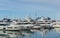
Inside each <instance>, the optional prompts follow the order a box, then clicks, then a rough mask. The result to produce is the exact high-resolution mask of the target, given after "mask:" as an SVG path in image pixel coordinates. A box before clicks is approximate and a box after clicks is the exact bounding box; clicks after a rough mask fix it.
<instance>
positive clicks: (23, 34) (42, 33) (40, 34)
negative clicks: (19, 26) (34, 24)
mask: <svg viewBox="0 0 60 38" xmlns="http://www.w3.org/2000/svg"><path fill="white" fill-rule="evenodd" d="M57 33H58V35H59V33H60V28H55V29H51V30H50V29H40V30H33V29H31V30H30V31H27V30H24V31H0V38H49V37H50V38H53V37H55V35H54V34H57ZM51 35H53V36H51ZM56 37H58V36H56Z"/></svg>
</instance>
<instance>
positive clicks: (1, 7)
mask: <svg viewBox="0 0 60 38" xmlns="http://www.w3.org/2000/svg"><path fill="white" fill-rule="evenodd" d="M36 15H37V16H38V17H41V16H44V17H50V18H52V19H60V0H0V18H4V17H7V18H25V17H26V16H30V17H32V18H36Z"/></svg>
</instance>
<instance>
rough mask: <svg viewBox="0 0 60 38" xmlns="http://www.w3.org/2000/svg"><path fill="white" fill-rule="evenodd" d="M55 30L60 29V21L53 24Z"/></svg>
mask: <svg viewBox="0 0 60 38" xmlns="http://www.w3.org/2000/svg"><path fill="white" fill-rule="evenodd" d="M52 24H53V26H52V27H54V28H60V20H56V21H55V22H53V23H52Z"/></svg>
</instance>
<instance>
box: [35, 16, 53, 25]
mask: <svg viewBox="0 0 60 38" xmlns="http://www.w3.org/2000/svg"><path fill="white" fill-rule="evenodd" d="M36 22H37V23H38V24H40V26H51V25H52V21H51V18H49V17H37V19H36Z"/></svg>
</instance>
